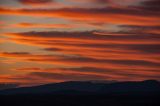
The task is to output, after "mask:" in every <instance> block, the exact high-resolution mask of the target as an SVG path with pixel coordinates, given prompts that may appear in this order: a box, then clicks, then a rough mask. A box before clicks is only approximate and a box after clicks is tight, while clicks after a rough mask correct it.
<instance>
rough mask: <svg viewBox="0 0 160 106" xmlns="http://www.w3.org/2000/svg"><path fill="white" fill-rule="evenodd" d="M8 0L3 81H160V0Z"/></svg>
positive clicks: (1, 10)
mask: <svg viewBox="0 0 160 106" xmlns="http://www.w3.org/2000/svg"><path fill="white" fill-rule="evenodd" d="M2 1H3V2H2ZM2 1H1V2H2V4H1V5H0V16H1V17H2V18H1V21H0V24H1V25H0V28H2V30H1V31H0V33H1V35H0V38H1V40H0V43H1V45H2V46H0V48H1V51H0V58H1V61H0V62H1V64H2V65H3V67H2V68H1V72H0V78H1V79H2V80H1V81H0V82H1V83H14V84H15V83H18V84H22V85H35V84H43V83H51V82H61V81H70V80H118V81H124V80H145V79H156V80H160V12H159V11H158V10H159V5H160V1H159V0H134V1H133V0H118V1H117V0H81V1H77V0H14V2H12V5H11V4H9V3H8V4H7V3H6V1H7V0H6V1H5V0H2ZM122 2H123V3H122ZM155 10H157V11H155ZM3 45H4V46H3ZM11 47H12V48H15V49H11ZM5 66H8V67H5Z"/></svg>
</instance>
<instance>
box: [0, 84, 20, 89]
mask: <svg viewBox="0 0 160 106" xmlns="http://www.w3.org/2000/svg"><path fill="white" fill-rule="evenodd" d="M16 87H18V84H0V90H4V89H11V88H16Z"/></svg>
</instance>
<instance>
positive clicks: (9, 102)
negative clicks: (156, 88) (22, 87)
mask: <svg viewBox="0 0 160 106" xmlns="http://www.w3.org/2000/svg"><path fill="white" fill-rule="evenodd" d="M0 103H1V106H160V99H159V97H158V96H153V95H152V96H125V95H124V96H123V95H119V96H114V95H112V96H104V95H103V96H102V95H90V96H87V95H68V96H67V95H65V96H62V95H61V96H60V95H59V96H56V95H52V96H51V95H50V96H48V95H47V96H45V95H43V96H42V95H39V96H38V95H36V96H35V95H34V96H33V95H32V96H31V95H30V96H29V95H23V96H22V95H21V96H20V95H19V96H15V95H12V96H0Z"/></svg>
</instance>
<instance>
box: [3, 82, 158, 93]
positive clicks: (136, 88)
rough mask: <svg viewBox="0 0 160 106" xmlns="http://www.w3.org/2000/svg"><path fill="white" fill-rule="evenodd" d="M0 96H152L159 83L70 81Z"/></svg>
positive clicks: (15, 90) (24, 89) (17, 89)
mask: <svg viewBox="0 0 160 106" xmlns="http://www.w3.org/2000/svg"><path fill="white" fill-rule="evenodd" d="M0 94H1V95H17V94H19V95H24V94H27V95H96V94H101V95H105V94H111V95H114V94H116V95H118V94H119V95H121V94H123V95H129V94H132V95H140V94H143V95H152V94H160V82H158V81H155V80H146V81H140V82H112V83H103V82H102V83H100V82H96V81H94V82H92V81H87V82H84V81H83V82H82V81H70V82H62V83H54V84H46V85H41V86H36V87H23V88H14V89H7V90H1V91H0Z"/></svg>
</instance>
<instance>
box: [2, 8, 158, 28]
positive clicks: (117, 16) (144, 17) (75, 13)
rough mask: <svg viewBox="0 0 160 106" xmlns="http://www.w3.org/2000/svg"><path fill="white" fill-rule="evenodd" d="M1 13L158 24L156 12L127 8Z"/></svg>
mask: <svg viewBox="0 0 160 106" xmlns="http://www.w3.org/2000/svg"><path fill="white" fill-rule="evenodd" d="M0 14H2V15H7V14H8V15H24V16H42V17H57V18H64V19H69V20H73V21H80V20H81V21H85V22H88V21H90V22H97V23H111V24H122V25H159V24H160V21H159V19H160V18H159V17H157V15H158V13H156V12H154V13H152V12H148V11H144V12H143V14H142V12H141V10H138V9H127V8H102V9H83V8H64V9H6V8H1V9H0Z"/></svg>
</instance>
